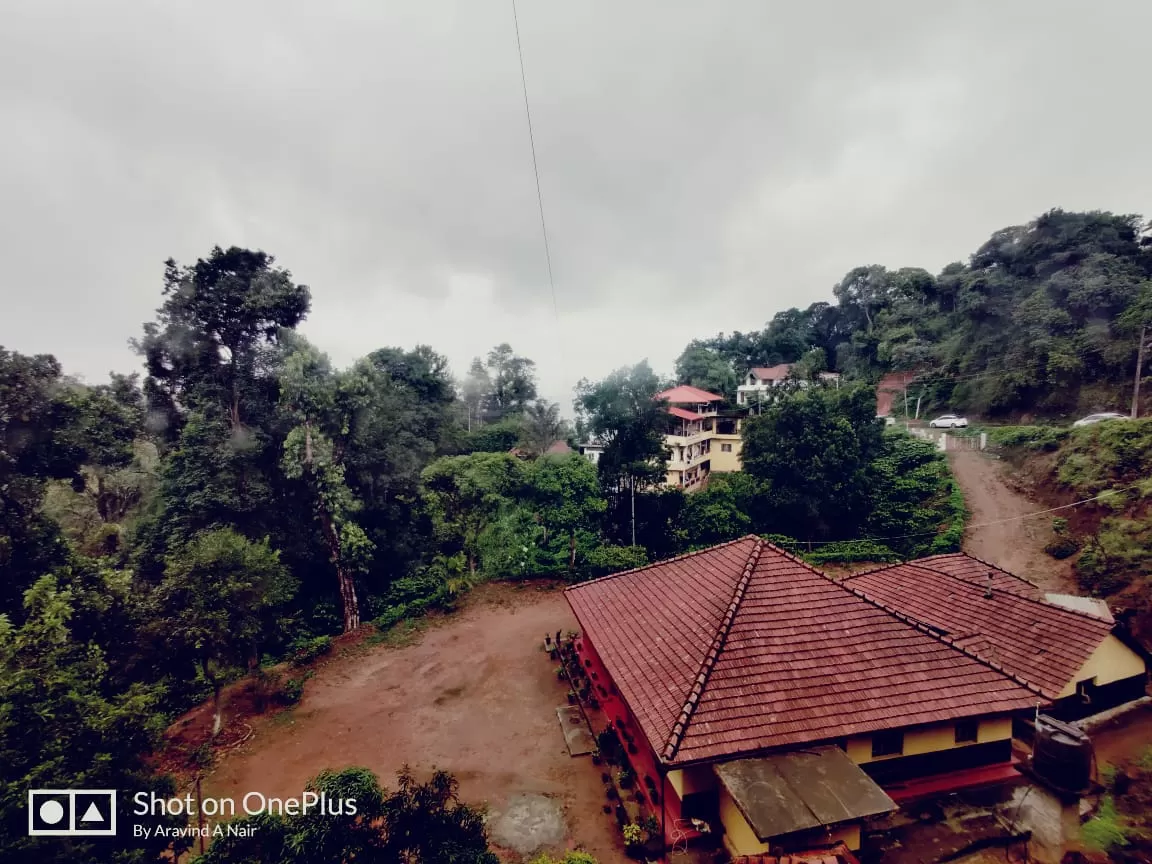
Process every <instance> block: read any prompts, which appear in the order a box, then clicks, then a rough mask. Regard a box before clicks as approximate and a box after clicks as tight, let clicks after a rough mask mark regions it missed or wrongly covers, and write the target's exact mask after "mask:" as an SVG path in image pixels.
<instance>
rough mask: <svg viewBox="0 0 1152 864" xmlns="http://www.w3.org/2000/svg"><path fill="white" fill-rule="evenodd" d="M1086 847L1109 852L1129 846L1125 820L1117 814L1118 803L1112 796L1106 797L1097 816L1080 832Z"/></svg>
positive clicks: (1086, 823)
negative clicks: (1117, 847)
mask: <svg viewBox="0 0 1152 864" xmlns="http://www.w3.org/2000/svg"><path fill="white" fill-rule="evenodd" d="M1080 837H1081V840H1083V842H1084V845H1085V846H1087V847H1089V848H1090V849H1096V850H1098V851H1100V852H1108V851H1110V850H1111V849H1113V848H1114V847H1116V846H1126V845H1128V835H1127V833H1126V831H1125V830H1124V820H1123V819H1122V818H1121V816H1120V814H1119V813H1117V812H1116V802H1115V801H1114V800H1113V799H1112V796H1111V795H1105V796H1104V799H1103V800H1102V801H1101V802H1100V809H1099V810H1097V811H1096V815H1095V816H1093V817H1092V818H1091V819H1089V820H1088V821H1087V822H1085V823H1084V827H1083V828H1082V829H1081V830H1080Z"/></svg>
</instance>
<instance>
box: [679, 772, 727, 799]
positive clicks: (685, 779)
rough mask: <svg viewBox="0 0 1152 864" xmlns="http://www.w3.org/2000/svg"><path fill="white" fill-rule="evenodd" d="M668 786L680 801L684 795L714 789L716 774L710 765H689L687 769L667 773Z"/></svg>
mask: <svg viewBox="0 0 1152 864" xmlns="http://www.w3.org/2000/svg"><path fill="white" fill-rule="evenodd" d="M668 785H669V786H671V787H672V788H673V789H675V790H676V795H677V797H679V798H680V800H681V801H683V800H684V796H685V795H693V794H695V793H697V792H709V791H711V790H713V789H715V788H716V786H717V783H716V772H714V771H713V770H712V766H711V765H690V766H689V767H687V768H684V769H680V770H676V771H669V772H668Z"/></svg>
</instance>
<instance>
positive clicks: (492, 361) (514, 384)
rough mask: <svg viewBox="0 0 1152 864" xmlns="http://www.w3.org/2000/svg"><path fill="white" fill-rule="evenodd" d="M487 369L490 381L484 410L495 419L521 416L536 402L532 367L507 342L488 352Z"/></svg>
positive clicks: (533, 367) (534, 378)
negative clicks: (513, 415) (486, 408)
mask: <svg viewBox="0 0 1152 864" xmlns="http://www.w3.org/2000/svg"><path fill="white" fill-rule="evenodd" d="M487 366H488V374H489V376H490V377H491V379H492V390H491V393H489V396H488V402H489V405H488V407H489V410H490V412H491V413H492V414H493V415H494V416H495V417H496V418H497V419H499V418H501V417H506V416H508V415H509V414H519V413H521V412H522V411H523V410H524V409H525V408H526V407H527V406H528V403H530V402H532V401H533V400H535V399H536V364H535V363H534V362H533V361H531V360H529V359H528V358H527V357H520V356H518V355H517V354H516V353H515V352H513V350H512V346H511V345H509V344H508V343H507V342H504V343H501V344H500V345H497V346H496V347H495V348H493V349H492V350H491V351H489V352H488V362H487Z"/></svg>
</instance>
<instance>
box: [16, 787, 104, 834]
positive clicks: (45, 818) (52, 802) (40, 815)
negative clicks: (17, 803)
mask: <svg viewBox="0 0 1152 864" xmlns="http://www.w3.org/2000/svg"><path fill="white" fill-rule="evenodd" d="M28 833H29V834H30V835H31V836H33V837H112V836H115V834H116V790H114V789H32V790H29V792H28Z"/></svg>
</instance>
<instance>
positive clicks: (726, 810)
mask: <svg viewBox="0 0 1152 864" xmlns="http://www.w3.org/2000/svg"><path fill="white" fill-rule="evenodd" d="M720 823H721V824H722V825H723V826H724V845H725V846H727V847H728V851H729V852H731V853H732V854H733V855H757V854H759V853H761V852H767V851H768V844H767V843H761V842H760V840H759V839H758V838H757V837H756V832H755V831H753V830H752V826H751V825H749V824H748V820H747V819H745V818H744V814H743V813H741V812H740V808H739V807H737V806H736V802H735V801H734V800H733V799H732V796H731V795H729V794H728V790H727V789H725V788H724V787H723V786H721V787H720Z"/></svg>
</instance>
